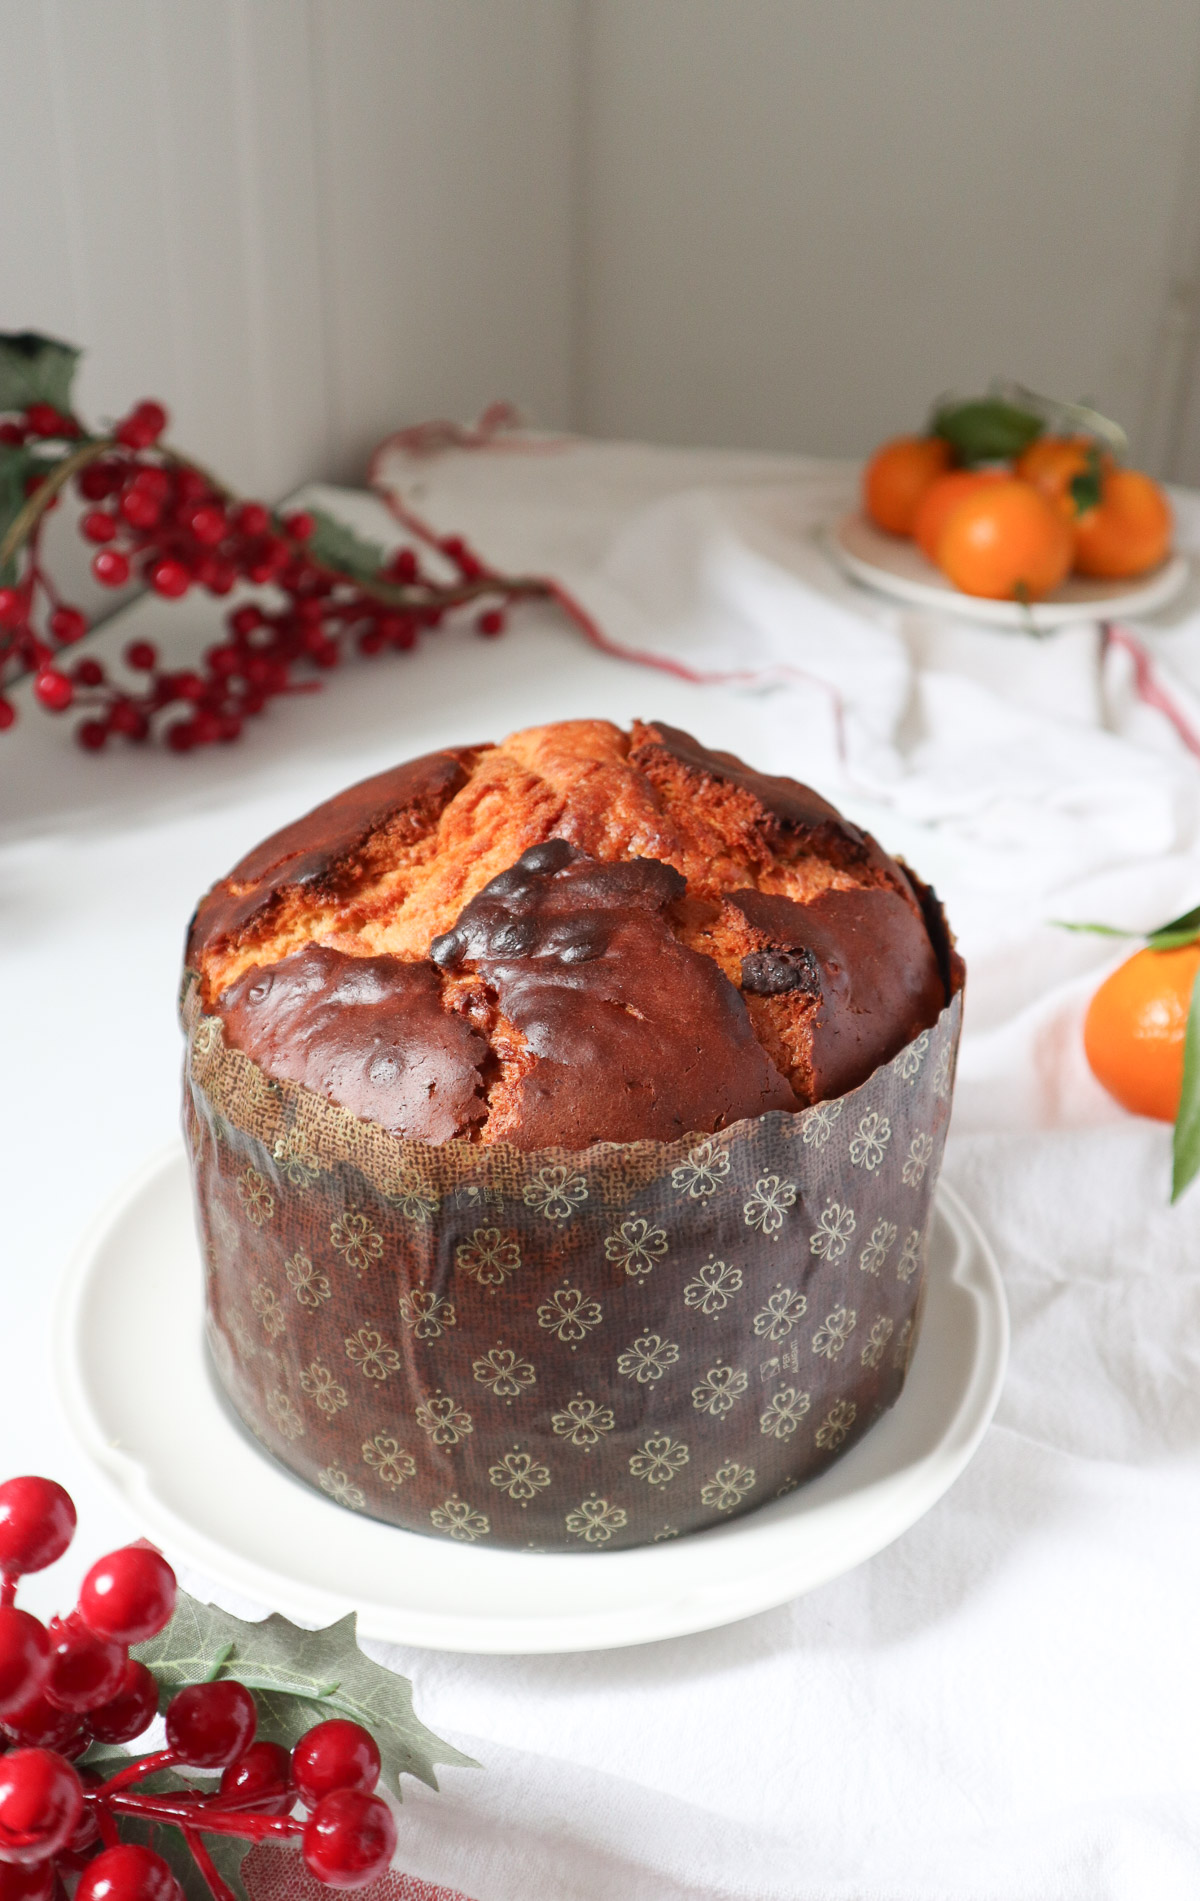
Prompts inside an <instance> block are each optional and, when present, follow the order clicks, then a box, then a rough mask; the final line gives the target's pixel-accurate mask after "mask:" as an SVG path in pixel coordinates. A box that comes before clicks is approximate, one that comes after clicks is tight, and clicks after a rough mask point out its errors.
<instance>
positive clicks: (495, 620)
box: [475, 607, 504, 639]
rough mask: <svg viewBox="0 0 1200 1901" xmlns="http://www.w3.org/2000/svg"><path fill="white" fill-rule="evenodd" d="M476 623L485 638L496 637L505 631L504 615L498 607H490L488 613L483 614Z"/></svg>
mask: <svg viewBox="0 0 1200 1901" xmlns="http://www.w3.org/2000/svg"><path fill="white" fill-rule="evenodd" d="M475 624H476V626H477V627H478V629H479V631H480V633H481V634H483V635H484V636H485V638H488V639H494V638H495V636H496V635H497V634H502V633H503V632H504V615H503V614H502V613H501V612H500V609H499V608H498V607H489V608H488V610H487V612H486V614H481V615H480V616H479V619H478V621H477V622H476V623H475Z"/></svg>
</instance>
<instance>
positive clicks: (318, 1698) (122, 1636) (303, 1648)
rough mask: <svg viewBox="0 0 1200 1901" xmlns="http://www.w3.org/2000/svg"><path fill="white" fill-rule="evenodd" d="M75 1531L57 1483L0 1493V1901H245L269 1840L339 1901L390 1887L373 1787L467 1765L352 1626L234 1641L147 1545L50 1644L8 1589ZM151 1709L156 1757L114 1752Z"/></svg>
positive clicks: (104, 1563) (111, 1563) (228, 1628)
mask: <svg viewBox="0 0 1200 1901" xmlns="http://www.w3.org/2000/svg"><path fill="white" fill-rule="evenodd" d="M74 1528H75V1510H74V1506H73V1505H72V1503H71V1500H70V1498H69V1497H68V1495H67V1493H66V1492H65V1491H64V1490H63V1489H62V1487H61V1486H59V1485H56V1484H54V1482H53V1481H52V1480H49V1479H42V1478H18V1479H10V1480H9V1481H8V1482H7V1483H6V1484H4V1485H0V1735H2V1737H3V1744H2V1745H0V1746H2V1747H3V1748H4V1751H5V1753H3V1754H0V1901H63V1890H62V1881H63V1877H64V1876H67V1875H71V1876H78V1883H77V1886H76V1890H75V1901H183V1895H184V1894H185V1893H186V1894H187V1895H188V1896H189V1897H192V1898H193V1901H245V1893H244V1890H243V1888H242V1885H241V1879H240V1867H241V1862H242V1860H243V1858H244V1856H245V1854H246V1853H247V1851H248V1849H249V1848H250V1847H251V1846H252V1845H253V1844H254V1843H257V1842H269V1841H275V1842H287V1841H289V1840H295V1841H296V1842H297V1843H298V1844H299V1847H300V1851H301V1854H302V1856H303V1858H304V1861H305V1864H306V1865H307V1867H308V1869H309V1871H310V1873H312V1874H313V1875H315V1876H316V1878H317V1879H318V1880H319V1881H322V1882H324V1883H326V1884H327V1885H329V1886H332V1887H337V1888H349V1887H361V1886H363V1885H364V1884H365V1883H367V1882H370V1881H373V1880H375V1879H376V1878H377V1877H378V1876H379V1875H380V1874H382V1873H383V1872H384V1870H385V1869H386V1868H387V1867H388V1865H389V1863H390V1861H391V1858H392V1854H393V1852H394V1850H395V1846H396V1824H395V1819H394V1817H393V1815H392V1811H391V1809H390V1808H389V1806H388V1804H387V1803H386V1802H385V1801H384V1800H383V1799H382V1797H381V1796H380V1795H379V1794H378V1793H377V1785H378V1783H379V1781H380V1777H381V1774H386V1776H387V1778H388V1779H389V1780H390V1781H392V1783H393V1785H395V1784H396V1783H397V1782H398V1777H399V1774H400V1771H401V1770H408V1771H410V1772H412V1773H414V1774H416V1775H419V1776H421V1777H422V1778H423V1779H424V1780H425V1781H427V1782H429V1783H430V1784H431V1785H432V1786H433V1787H434V1788H436V1787H437V1781H436V1777H435V1776H434V1773H433V1764H434V1762H435V1761H441V1762H455V1763H462V1764H467V1763H468V1762H469V1758H467V1757H464V1756H461V1755H459V1753H458V1752H457V1751H456V1750H453V1749H450V1748H448V1746H447V1745H445V1744H441V1743H439V1742H438V1739H437V1738H436V1737H434V1736H432V1735H431V1734H430V1732H429V1731H428V1730H426V1729H425V1728H424V1726H423V1725H422V1724H420V1723H419V1722H418V1721H417V1719H416V1717H415V1716H414V1715H413V1711H412V1701H411V1693H410V1691H409V1687H408V1685H407V1684H406V1683H404V1681H403V1680H402V1679H401V1678H397V1677H394V1676H392V1674H391V1673H390V1672H389V1671H386V1670H384V1669H382V1668H381V1667H380V1666H379V1665H378V1664H374V1663H372V1662H371V1661H370V1660H369V1659H368V1658H366V1657H364V1656H363V1655H362V1653H361V1652H360V1651H359V1650H358V1648H357V1645H356V1644H355V1643H354V1638H353V1623H354V1620H353V1618H348V1619H343V1621H342V1622H341V1623H340V1624H337V1625H333V1626H331V1627H330V1629H329V1630H326V1631H301V1630H298V1629H296V1627H295V1626H294V1625H291V1624H288V1623H287V1620H286V1619H284V1618H281V1617H273V1618H268V1619H267V1620H266V1622H265V1623H264V1624H262V1625H256V1624H245V1623H242V1622H241V1620H240V1619H238V1618H233V1617H230V1616H228V1614H227V1613H225V1612H222V1611H218V1610H216V1609H214V1607H212V1606H205V1605H201V1604H198V1603H196V1602H195V1601H194V1600H193V1599H190V1598H188V1597H186V1596H185V1595H184V1594H183V1593H181V1592H180V1591H179V1590H178V1587H177V1585H176V1581H175V1576H174V1573H173V1572H172V1570H171V1568H170V1566H169V1565H168V1564H167V1562H166V1560H165V1559H164V1558H163V1557H162V1555H161V1553H159V1552H158V1551H156V1550H154V1548H153V1547H152V1546H149V1545H146V1544H141V1545H131V1546H127V1547H125V1548H124V1549H123V1550H120V1551H115V1552H111V1553H109V1555H108V1556H107V1557H106V1558H102V1559H100V1560H99V1562H98V1563H97V1564H94V1565H93V1566H92V1568H91V1570H90V1571H89V1572H88V1573H87V1575H86V1577H85V1578H84V1581H83V1584H82V1587H81V1589H80V1592H79V1600H78V1603H77V1605H76V1608H75V1609H74V1611H72V1612H71V1613H70V1615H69V1616H68V1617H66V1618H52V1619H51V1620H50V1624H49V1626H48V1627H47V1626H44V1625H42V1624H41V1623H40V1622H39V1621H38V1619H37V1618H35V1617H32V1616H30V1614H29V1613H28V1612H27V1611H24V1610H22V1609H19V1608H18V1607H17V1605H16V1603H15V1601H14V1600H15V1597H16V1591H17V1585H18V1582H19V1580H20V1578H21V1577H22V1576H23V1575H24V1574H25V1573H27V1572H30V1571H38V1570H41V1569H43V1568H44V1567H45V1566H46V1565H48V1564H51V1563H53V1562H54V1560H55V1559H56V1558H58V1557H60V1556H61V1555H62V1553H63V1551H64V1550H65V1549H66V1547H67V1545H68V1544H69V1542H70V1539H71V1536H72V1534H73V1532H74ZM131 1650H132V1652H133V1654H131ZM242 1677H246V1678H248V1679H249V1682H250V1683H255V1684H256V1685H261V1686H262V1689H263V1691H264V1692H265V1694H260V1695H258V1696H255V1695H254V1694H252V1691H251V1689H250V1687H249V1684H248V1683H247V1682H245V1681H242V1680H241V1678H242ZM160 1709H161V1711H162V1713H163V1715H164V1718H165V1746H164V1747H161V1748H158V1749H154V1750H151V1751H149V1752H147V1753H143V1754H141V1755H139V1756H131V1755H130V1754H129V1753H127V1751H126V1750H125V1749H124V1748H122V1747H120V1745H123V1744H125V1743H127V1742H130V1741H132V1740H133V1739H134V1738H135V1737H137V1736H140V1735H141V1734H142V1733H143V1732H144V1731H145V1730H146V1729H147V1727H148V1726H149V1724H150V1723H151V1722H152V1721H153V1720H154V1717H155V1716H156V1714H157V1713H158V1712H159V1711H160ZM362 1717H366V1718H369V1719H370V1720H371V1722H372V1723H373V1724H374V1726H375V1730H376V1732H377V1733H372V1730H371V1729H369V1728H368V1727H366V1724H365V1723H364V1722H363V1721H361V1720H359V1719H360V1718H362ZM198 1775H199V1776H201V1777H204V1776H207V1777H209V1778H214V1777H215V1778H219V1780H216V1781H212V1780H210V1781H209V1782H207V1783H200V1784H198V1783H197V1782H196V1780H195V1778H196V1777H197V1776H198ZM298 1810H299V1811H303V1812H298Z"/></svg>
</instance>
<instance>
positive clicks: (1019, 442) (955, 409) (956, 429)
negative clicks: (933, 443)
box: [932, 396, 1043, 468]
mask: <svg viewBox="0 0 1200 1901" xmlns="http://www.w3.org/2000/svg"><path fill="white" fill-rule="evenodd" d="M1042 428H1043V424H1042V419H1041V417H1040V416H1035V415H1034V414H1033V413H1032V411H1031V410H1027V409H1018V408H1017V406H1016V404H1015V403H1006V402H1002V401H1001V400H999V399H998V398H996V397H991V396H989V397H984V398H982V399H980V400H979V401H976V402H969V403H950V404H946V405H944V406H943V407H942V408H940V409H939V410H938V411H937V413H936V415H935V416H934V418H933V429H932V433H933V434H934V435H935V436H941V437H942V438H943V440H944V441H946V442H948V443H949V444H950V447H951V448H952V449H953V450H954V453H955V456H956V457H957V459H958V461H960V462H962V463H964V464H965V465H966V467H967V468H970V467H971V466H972V465H973V464H975V463H977V462H1007V461H1012V460H1015V459H1016V457H1017V456H1019V455H1021V454H1023V452H1024V451H1025V450H1026V449H1027V448H1028V447H1029V445H1030V443H1031V442H1034V441H1036V439H1037V438H1038V436H1040V435H1041V433H1042Z"/></svg>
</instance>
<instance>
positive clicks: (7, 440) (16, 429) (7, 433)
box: [0, 422, 27, 449]
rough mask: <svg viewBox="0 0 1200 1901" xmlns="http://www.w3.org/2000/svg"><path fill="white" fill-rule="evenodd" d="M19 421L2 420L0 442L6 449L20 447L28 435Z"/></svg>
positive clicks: (0, 423)
mask: <svg viewBox="0 0 1200 1901" xmlns="http://www.w3.org/2000/svg"><path fill="white" fill-rule="evenodd" d="M26 433H27V432H26V431H25V430H24V429H22V427H21V425H20V423H19V422H0V443H3V444H4V447H5V448H6V449H19V448H20V447H21V444H22V443H23V442H24V440H25V437H26Z"/></svg>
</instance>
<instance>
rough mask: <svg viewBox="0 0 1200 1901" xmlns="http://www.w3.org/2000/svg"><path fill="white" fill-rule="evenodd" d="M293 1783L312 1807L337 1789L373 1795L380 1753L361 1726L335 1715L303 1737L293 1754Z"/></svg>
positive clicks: (368, 1733) (369, 1735)
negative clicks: (354, 1790)
mask: <svg viewBox="0 0 1200 1901" xmlns="http://www.w3.org/2000/svg"><path fill="white" fill-rule="evenodd" d="M292 1781H293V1782H294V1783H295V1785H296V1788H297V1789H298V1791H299V1793H300V1796H301V1798H302V1799H303V1801H304V1802H305V1804H306V1806H307V1807H308V1808H310V1809H311V1808H313V1807H315V1805H316V1804H317V1803H318V1802H319V1801H320V1800H321V1797H322V1796H325V1795H329V1794H331V1792H332V1791H333V1790H334V1789H358V1790H360V1791H361V1793H362V1794H363V1795H370V1793H371V1791H372V1789H373V1788H374V1787H375V1784H376V1783H377V1782H378V1781H379V1750H378V1748H377V1747H376V1743H375V1738H374V1737H373V1736H372V1735H371V1732H370V1730H367V1729H364V1728H363V1726H362V1724H361V1723H350V1722H347V1721H346V1719H345V1718H344V1717H341V1716H334V1717H331V1718H330V1720H329V1721H328V1722H326V1723H318V1724H317V1725H316V1727H315V1729H310V1730H307V1731H306V1732H305V1734H304V1735H303V1736H302V1737H301V1738H300V1741H299V1742H298V1743H297V1744H296V1747H295V1749H294V1750H293V1752H292Z"/></svg>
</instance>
